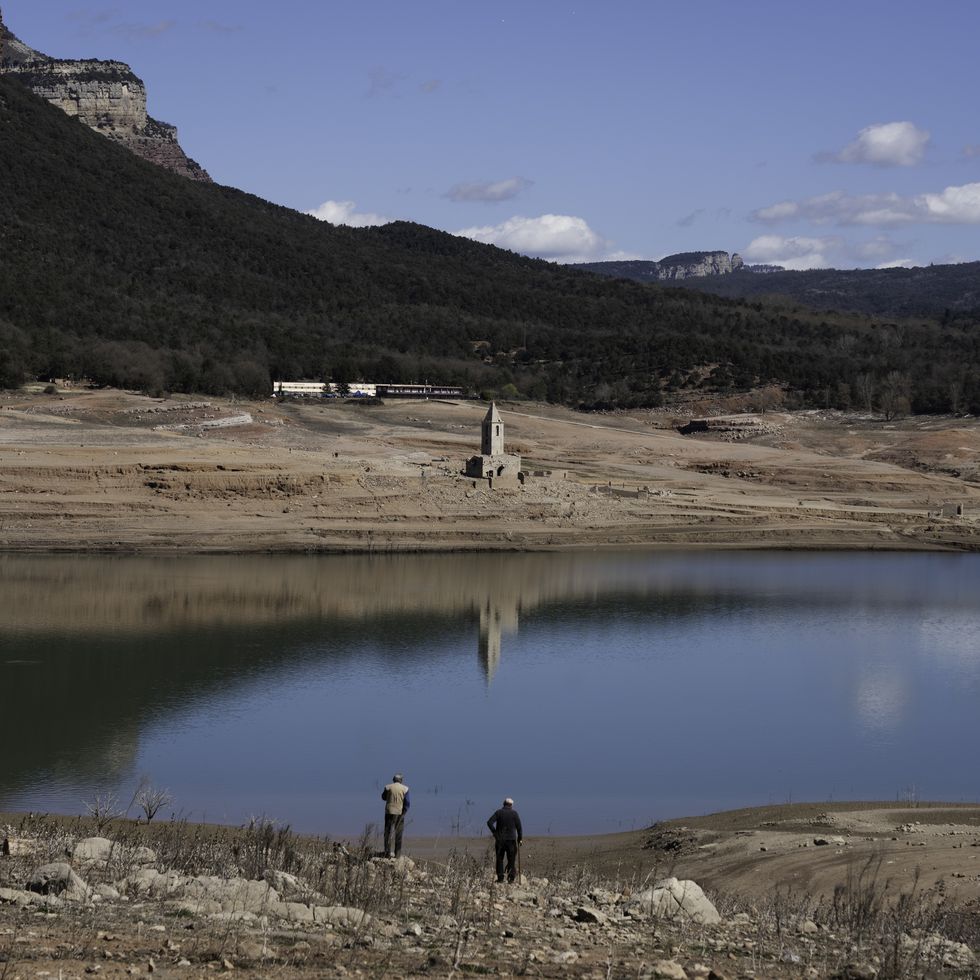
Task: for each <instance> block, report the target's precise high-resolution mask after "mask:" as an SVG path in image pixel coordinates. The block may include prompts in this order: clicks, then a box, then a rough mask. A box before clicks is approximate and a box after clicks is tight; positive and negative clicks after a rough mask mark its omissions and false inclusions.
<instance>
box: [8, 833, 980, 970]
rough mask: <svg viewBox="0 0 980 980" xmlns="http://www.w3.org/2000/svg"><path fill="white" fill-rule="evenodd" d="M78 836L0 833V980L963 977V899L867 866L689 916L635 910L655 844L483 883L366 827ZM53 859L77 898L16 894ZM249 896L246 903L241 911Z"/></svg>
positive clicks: (971, 964)
mask: <svg viewBox="0 0 980 980" xmlns="http://www.w3.org/2000/svg"><path fill="white" fill-rule="evenodd" d="M92 828H93V823H92V821H91V820H89V819H82V818H79V819H76V820H69V819H64V818H62V819H57V818H48V817H41V816H27V817H24V818H22V819H21V820H20V821H19V823H18V824H17V825H15V826H11V827H9V828H8V831H7V836H8V841H9V842H10V845H12V846H8V850H9V852H10V853H9V855H8V856H6V857H3V858H2V859H0V963H2V966H0V974H2V975H4V976H5V977H7V978H8V980H13V978H14V977H24V978H26V977H28V976H30V977H33V976H37V975H41V976H43V975H44V973H45V971H47V973H48V974H49V975H50V974H57V973H58V972H59V971H60V972H62V975H63V976H64V975H65V971H67V972H69V973H70V972H72V971H75V972H77V973H81V971H83V970H84V971H86V972H88V973H95V972H99V973H102V974H103V975H105V976H116V975H118V976H127V975H132V974H133V973H145V972H147V971H150V972H157V971H164V972H166V971H168V970H181V969H182V970H190V971H193V970H194V969H202V968H203V969H205V970H208V969H218V970H222V971H225V972H227V971H229V970H233V969H236V968H246V969H251V970H259V971H260V973H259V974H258V975H267V974H270V973H271V974H274V975H276V976H284V977H313V976H325V975H329V976H344V975H348V974H360V975H366V976H386V975H387V976H409V975H420V976H421V975H424V976H442V977H450V976H466V975H474V974H477V975H479V974H488V973H489V974H500V975H528V976H540V977H559V976H575V977H578V976H581V977H596V978H599V977H608V978H626V977H676V978H683V977H712V976H714V977H715V978H724V977H733V978H734V977H747V978H748V977H804V978H808V980H815V978H818V977H839V978H859V977H864V978H876V977H877V978H879V980H891V978H899V977H906V976H925V975H930V976H963V977H968V976H976V975H977V974H976V965H975V964H976V956H975V953H976V941H977V937H978V922H980V920H978V914H977V910H976V908H975V907H971V906H969V905H966V906H964V905H962V904H958V903H957V902H955V901H953V900H951V899H950V898H949V897H948V896H947V895H945V894H944V893H943V889H941V888H937V887H929V888H926V887H923V886H922V884H921V882H920V881H919V880H918V879H914V880H912V881H907V882H904V883H901V882H898V881H894V880H891V879H889V878H888V877H886V875H885V873H884V872H885V868H884V867H883V865H882V863H881V862H880V861H873V860H872V861H868V860H863V861H853V862H850V863H849V864H848V865H847V866H846V869H845V873H844V875H843V876H842V879H841V881H840V882H839V884H838V886H837V887H836V888H835V890H834V892H833V895H832V896H829V897H824V898H819V897H814V896H813V895H810V894H808V893H806V892H804V891H800V890H793V889H790V888H774V889H772V890H771V892H770V893H769V894H768V895H766V896H754V897H753V896H746V895H740V894H738V893H734V892H727V891H724V890H717V891H715V892H714V894H713V895H711V896H710V897H712V898H713V899H714V904H715V906H716V907H717V909H718V911H719V912H720V914H721V921H720V922H718V923H717V924H715V925H709V924H705V923H703V922H700V921H698V919H697V918H695V917H693V916H690V915H686V914H685V915H679V914H678V915H666V914H662V913H651V912H649V911H644V909H643V907H642V905H638V904H637V902H638V900H639V897H640V896H641V895H642V894H644V890H645V889H647V888H649V887H650V886H651V885H652V884H653V883H654V882H656V881H658V880H661V879H663V878H665V877H669V876H670V875H671V872H672V871H673V870H675V865H676V861H675V859H674V858H673V857H671V856H670V854H669V851H670V848H666V851H667V853H664V852H663V851H664V849H663V848H661V851H660V852H658V853H657V854H656V855H654V857H653V859H650V858H649V857H640V856H639V855H638V856H637V857H636V859H635V860H633V861H632V862H624V863H623V864H622V865H621V866H620V867H618V868H617V869H616V870H615V872H614V873H612V874H610V873H609V872H608V871H601V870H600V869H599V867H598V866H597V865H596V864H595V863H593V862H591V861H590V860H589V859H588V856H587V855H584V856H583V858H582V859H581V860H578V861H576V862H574V863H572V864H570V865H569V866H568V867H566V868H564V869H556V870H555V871H553V872H551V873H550V874H549V876H548V877H535V876H534V875H533V874H532V875H527V874H526V875H525V876H524V877H523V879H522V880H521V882H519V884H518V885H516V886H499V885H497V884H496V883H495V882H494V881H493V878H492V874H491V873H490V868H489V862H488V859H489V853H488V852H487V851H486V850H484V851H483V852H477V853H473V852H472V851H470V852H466V851H451V852H449V853H448V854H447V855H446V857H445V859H444V860H441V861H439V862H430V863H429V864H427V865H425V866H421V865H420V866H416V865H415V864H413V862H411V861H408V860H405V859H399V860H396V861H388V860H384V859H379V858H377V857H376V847H377V840H376V838H377V834H376V831H375V828H372V827H369V828H366V830H365V833H364V834H363V835H362V837H361V838H360V839H359V840H358V841H354V842H344V843H341V842H337V841H330V840H328V839H325V838H308V837H299V836H297V835H295V834H293V833H292V832H291V831H290V830H289V828H288V827H283V826H279V825H277V824H276V823H275V822H273V821H270V820H268V819H264V818H261V819H255V820H252V821H251V822H250V823H249V824H247V825H246V826H244V827H241V828H225V827H213V826H201V825H197V826H195V825H189V824H187V823H186V822H184V821H182V820H179V819H176V818H174V819H172V820H170V821H167V822H164V823H161V824H150V825H145V824H140V825H136V824H134V823H132V822H131V821H125V820H117V821H115V822H113V823H112V824H111V825H110V826H109V828H108V830H107V833H108V837H107V838H106V845H107V846H108V848H109V849H108V850H106V851H104V852H103V859H101V860H79V858H78V855H79V854H81V853H83V851H82V850H81V849H79V847H78V841H79V838H80V837H84V835H85V834H87V833H90V832H91V830H92ZM661 840H662V843H663V842H665V841H666V838H662V839H661ZM89 846H91V845H89ZM148 847H149V848H152V854H151V855H150V854H148V852H147V851H146V848H148ZM141 849H142V850H141ZM73 853H74V855H75V858H74V859H73V864H74V867H75V870H76V871H77V873H78V874H79V875H81V877H82V878H83V879H84V881H85V883H86V884H87V887H88V888H89V889H91V892H90V897H89V898H88V900H84V901H81V900H79V901H62V900H58V899H57V898H56V896H54V895H46V896H45V895H38V894H36V893H33V892H32V893H27V892H24V891H23V889H24V887H25V885H28V884H29V882H30V881H31V879H32V877H33V876H35V875H36V873H37V871H38V869H39V868H40V867H42V866H43V865H45V864H48V863H49V862H52V861H55V862H58V861H60V862H63V861H65V860H67V859H68V856H69V855H72V854H73ZM84 853H91V852H84ZM148 856H152V857H153V859H154V860H153V862H152V864H148V863H146V862H147V858H148ZM195 889H196V890H197V893H200V895H201V896H204V894H205V893H204V892H202V891H201V890H202V889H204V890H205V892H206V893H207V894H209V895H212V896H213V895H218V894H221V895H224V896H226V897H227V896H228V895H239V894H240V895H242V896H246V897H243V898H241V899H240V900H239V899H235V901H236V902H238V905H235V904H234V903H233V904H232V905H231V906H229V907H227V908H224V909H222V910H221V911H209V910H210V909H212V907H214V908H216V907H217V906H215V905H214V904H213V902H210V901H209V900H208V899H207V898H206V897H198V898H197V899H195V900H194V901H191V900H190V899H189V898H188V896H189V895H191V893H192V892H194V890H195ZM208 889H210V891H207V890H208ZM228 889H232V891H229V890H228ZM234 889H239V890H240V891H238V892H236V891H234ZM260 889H261V890H264V891H263V894H264V895H265V898H263V899H262V900H261V901H262V902H265V903H266V904H261V902H260V904H254V903H255V902H257V901H259V899H258V898H257V896H258V894H259V891H258V890H260ZM113 892H117V893H118V894H117V895H116V897H113ZM25 894H30V895H33V896H34V898H35V899H36V901H27V902H25V901H22V899H21V898H20V897H19V896H22V895H25ZM270 894H275V895H276V901H275V902H270V899H269V896H270ZM178 896H180V897H179V898H178ZM286 898H288V899H289V901H288V903H284V902H283V901H282V900H283V899H286ZM195 903H196V904H195ZM249 903H253V904H249ZM227 904H228V903H227V902H226V905H227ZM253 908H254V909H255V911H254V912H251V911H249V909H253ZM282 909H287V912H288V914H286V913H284V912H283V911H282ZM303 909H306V910H308V914H306V913H303V911H302V910H303Z"/></svg>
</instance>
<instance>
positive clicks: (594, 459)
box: [0, 389, 980, 553]
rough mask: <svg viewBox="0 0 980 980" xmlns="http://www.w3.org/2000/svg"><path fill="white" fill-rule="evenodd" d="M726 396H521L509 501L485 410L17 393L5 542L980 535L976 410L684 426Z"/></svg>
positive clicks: (0, 465)
mask: <svg viewBox="0 0 980 980" xmlns="http://www.w3.org/2000/svg"><path fill="white" fill-rule="evenodd" d="M722 407H725V406H722ZM729 407H730V406H729ZM704 408H705V406H702V405H699V404H698V405H691V406H685V407H684V409H683V410H681V409H680V408H678V409H677V410H675V411H674V412H673V413H671V412H670V411H658V412H647V413H632V414H623V413H616V414H607V415H589V416H583V415H579V414H577V413H574V412H571V411H568V410H565V409H560V408H556V407H554V406H546V405H536V404H531V403H513V404H507V405H502V406H501V409H502V413H503V418H504V422H505V425H506V435H507V443H508V448H510V449H512V450H513V451H516V452H520V453H521V454H522V455H523V458H524V468H525V470H526V471H527V473H528V480H527V483H526V484H525V485H524V486H523V487H520V488H514V489H496V490H493V491H491V490H488V489H487V488H486V487H485V485H483V484H482V483H479V484H477V483H475V482H474V481H472V480H468V479H466V478H464V477H463V476H462V475H461V471H462V468H463V463H464V460H465V459H466V458H467V457H468V456H469V455H471V454H473V453H474V452H475V451H476V449H477V445H478V436H479V422H480V419H481V417H482V415H483V414H484V412H485V411H486V406H485V405H483V404H480V403H476V402H435V401H432V402H392V403H389V404H386V405H383V406H376V405H372V406H369V405H366V404H354V405H351V404H338V403H334V402H323V401H315V402H314V401H311V402H302V401H297V402H287V403H277V402H274V401H272V400H271V399H270V400H267V401H261V402H241V401H234V402H232V401H225V400H221V399H210V400H204V399H200V398H191V397H184V396H177V397H173V398H164V399H153V398H147V397H145V396H142V395H138V394H133V393H126V392H118V391H106V390H102V391H94V390H65V391H56V392H52V393H48V394H45V393H44V392H43V391H42V390H40V389H38V390H36V391H25V392H18V393H6V394H2V395H0V548H3V549H4V550H7V551H41V552H48V551H76V552H82V551H114V552H146V553H186V552H188V551H194V552H222V551H226V552H227V551H280V552H281V551H298V552H316V551H361V552H371V551H379V550H385V551H388V550H406V551H420V550H452V549H476V548H480V549H505V550H506V549H555V548H563V547H583V546H585V547H597V546H612V547H630V546H637V545H641V546H647V547H650V546H653V547H672V548H675V547H690V546H695V547H725V546H735V547H803V548H821V547H837V548H839V547H848V548H902V549H909V548H951V549H959V550H975V549H977V548H978V547H980V519H978V515H980V469H978V467H980V425H978V424H977V422H976V420H975V419H969V418H925V419H906V420H895V421H891V422H885V421H883V420H881V419H880V418H869V417H861V416H858V415H847V416H845V415H841V414H839V413H820V412H806V413H787V412H778V411H767V412H765V413H764V414H753V413H746V412H736V413H734V414H733V413H732V412H728V414H727V415H719V414H717V408H718V407H717V406H715V409H714V410H715V411H716V415H715V416H713V419H714V421H713V422H712V424H711V425H710V426H709V427H708V429H707V430H698V431H691V432H690V433H689V434H687V435H683V434H681V432H679V431H678V429H679V428H682V427H684V426H686V425H687V423H689V422H690V421H691V418H692V417H695V416H694V415H693V413H694V412H700V411H701V410H702V409H704ZM956 504H961V505H963V508H964V511H963V515H962V516H957V515H956V514H955V505H956ZM951 508H952V509H951Z"/></svg>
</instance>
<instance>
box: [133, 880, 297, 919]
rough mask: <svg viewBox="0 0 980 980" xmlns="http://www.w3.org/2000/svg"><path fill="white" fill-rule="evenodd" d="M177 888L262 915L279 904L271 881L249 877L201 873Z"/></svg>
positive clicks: (226, 908)
mask: <svg viewBox="0 0 980 980" xmlns="http://www.w3.org/2000/svg"><path fill="white" fill-rule="evenodd" d="M138 873H140V874H142V873H143V872H138ZM175 891H177V892H179V893H181V894H182V897H184V898H208V899H212V900H213V901H216V902H220V903H221V908H222V911H224V912H254V913H255V914H257V915H260V914H262V913H264V912H267V911H270V910H271V908H272V907H273V906H275V905H278V904H279V893H278V892H277V891H276V890H275V889H274V888H272V887H271V886H270V885H269V883H268V882H267V881H251V880H249V879H247V878H221V877H219V876H217V875H199V876H198V877H195V878H186V879H183V880H180V881H178V883H177V884H176V885H175Z"/></svg>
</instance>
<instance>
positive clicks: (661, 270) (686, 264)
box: [656, 252, 743, 281]
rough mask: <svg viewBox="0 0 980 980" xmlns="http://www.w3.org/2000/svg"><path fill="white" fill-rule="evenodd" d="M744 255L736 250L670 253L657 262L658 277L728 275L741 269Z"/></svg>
mask: <svg viewBox="0 0 980 980" xmlns="http://www.w3.org/2000/svg"><path fill="white" fill-rule="evenodd" d="M742 265H743V262H742V257H741V256H740V255H739V254H738V253H737V252H734V253H732V254H731V255H729V254H728V253H727V252H681V253H679V254H678V255H668V256H666V257H665V258H662V259H661V260H660V261H659V262H658V263H657V272H656V278H657V279H659V280H662V281H666V280H670V279H697V278H700V277H702V276H726V275H728V274H729V273H730V272H735V271H737V270H738V269H741V268H742Z"/></svg>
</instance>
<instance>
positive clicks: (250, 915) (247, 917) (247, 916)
mask: <svg viewBox="0 0 980 980" xmlns="http://www.w3.org/2000/svg"><path fill="white" fill-rule="evenodd" d="M208 918H209V919H212V920H213V921H215V922H244V923H246V924H248V925H251V924H252V923H254V922H258V921H259V917H258V916H257V915H256V914H255V913H254V912H243V911H242V910H241V909H236V910H235V911H233V912H215V913H214V915H210V916H208Z"/></svg>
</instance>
